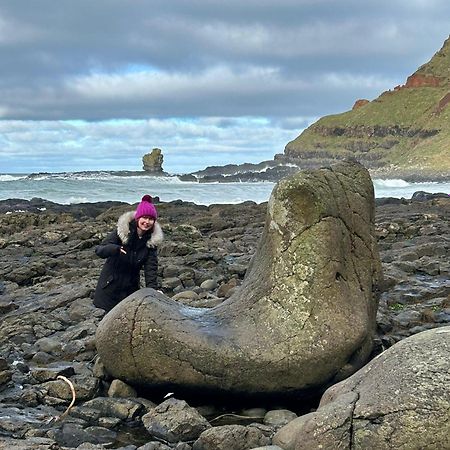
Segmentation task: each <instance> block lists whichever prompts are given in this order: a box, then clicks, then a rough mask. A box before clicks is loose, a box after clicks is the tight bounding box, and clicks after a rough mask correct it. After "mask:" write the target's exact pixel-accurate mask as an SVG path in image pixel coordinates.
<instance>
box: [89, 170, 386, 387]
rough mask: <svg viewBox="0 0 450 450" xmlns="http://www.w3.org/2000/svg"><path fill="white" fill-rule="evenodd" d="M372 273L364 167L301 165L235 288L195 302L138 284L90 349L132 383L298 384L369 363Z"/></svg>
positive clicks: (369, 194) (370, 205) (275, 196)
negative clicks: (217, 298) (214, 300)
mask: <svg viewBox="0 0 450 450" xmlns="http://www.w3.org/2000/svg"><path fill="white" fill-rule="evenodd" d="M379 278H380V261H379V257H378V251H377V248H376V240H375V235H374V195H373V186H372V182H371V180H370V176H369V174H368V172H367V170H366V169H364V167H363V166H361V165H360V164H358V163H354V162H351V163H350V162H349V163H343V164H341V165H338V166H335V167H332V168H325V169H320V170H315V171H308V172H299V173H297V174H295V175H293V176H291V177H288V178H286V179H283V180H282V181H280V182H279V183H278V185H277V186H276V187H275V189H274V191H273V193H272V196H271V199H270V201H269V208H268V214H267V219H266V225H265V228H264V231H263V235H262V238H261V241H260V243H259V246H258V249H257V251H256V254H255V256H254V257H253V259H252V262H251V264H250V267H249V269H248V271H247V274H246V277H245V279H244V281H243V283H242V285H241V287H240V289H239V290H237V291H236V292H235V293H234V294H233V295H232V296H231V297H230V298H228V299H227V300H226V301H224V302H223V303H221V304H219V305H218V306H216V307H214V308H211V309H202V308H192V307H188V306H184V305H182V304H180V303H178V302H176V301H175V300H172V299H170V298H168V297H166V296H165V295H163V294H161V293H158V292H156V291H154V290H152V289H142V290H140V291H138V292H136V293H135V294H133V295H131V296H130V297H128V298H127V299H125V300H124V301H123V302H121V303H120V304H119V305H118V306H117V307H116V308H114V309H113V310H112V311H111V312H110V313H109V314H107V316H105V318H104V319H103V320H102V322H101V323H100V325H99V328H98V330H97V337H96V340H97V348H98V352H99V354H100V357H101V359H102V361H103V363H104V364H105V366H106V368H107V370H108V372H110V373H111V374H112V375H113V376H115V377H117V378H120V379H122V380H125V381H128V382H130V383H134V384H141V385H148V386H159V387H163V386H173V385H176V386H180V387H185V388H192V389H209V390H211V389H213V390H220V391H227V392H234V393H240V392H245V393H252V394H261V393H262V394H264V393H266V394H269V393H289V392H293V391H295V392H298V391H303V390H305V391H306V390H308V389H310V388H312V387H319V386H324V385H326V384H327V383H330V382H332V381H335V380H339V379H342V378H343V377H345V376H348V375H349V374H351V373H353V372H355V371H356V370H357V369H359V368H360V367H361V366H362V365H363V364H364V363H365V362H366V361H367V358H368V356H369V354H370V352H371V349H372V337H373V333H374V330H375V315H376V309H377V298H376V292H375V291H376V286H377V283H378V280H379Z"/></svg>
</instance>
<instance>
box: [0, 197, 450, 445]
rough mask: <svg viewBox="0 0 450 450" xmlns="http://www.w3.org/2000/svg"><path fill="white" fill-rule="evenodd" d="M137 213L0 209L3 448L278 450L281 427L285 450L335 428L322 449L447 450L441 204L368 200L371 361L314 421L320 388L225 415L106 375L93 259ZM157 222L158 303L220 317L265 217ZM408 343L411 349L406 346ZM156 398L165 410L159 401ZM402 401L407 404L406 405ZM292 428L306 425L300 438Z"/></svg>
mask: <svg viewBox="0 0 450 450" xmlns="http://www.w3.org/2000/svg"><path fill="white" fill-rule="evenodd" d="M134 208H135V206H132V205H129V204H123V203H119V202H104V203H87V204H73V205H58V204H54V203H51V202H48V201H45V200H42V199H32V200H30V201H26V200H20V199H9V200H5V201H0V417H1V419H0V449H8V450H9V449H26V450H41V449H42V450H44V449H45V450H48V449H49V448H52V449H55V450H57V449H72V448H78V449H79V450H87V449H89V450H93V449H99V450H100V449H102V448H118V449H122V450H134V449H136V448H138V449H139V450H149V449H159V450H169V449H171V448H172V449H174V448H175V449H177V450H189V449H192V448H194V449H196V450H199V449H202V450H207V449H208V450H209V449H210V450H221V449H223V450H242V449H255V448H259V450H262V449H264V450H269V449H270V450H280V448H281V446H280V445H279V444H278V445H275V441H274V440H275V436H276V433H277V431H278V430H280V429H281V428H282V427H284V426H286V425H288V424H289V423H293V426H292V434H291V435H292V436H293V438H294V440H293V441H292V442H293V445H297V440H305V443H308V442H309V443H311V442H313V443H314V442H315V441H314V440H311V439H313V437H314V439H320V440H319V441H317V442H322V443H324V442H326V440H327V439H332V438H333V432H332V429H333V428H335V429H336V431H338V430H339V427H340V426H341V428H340V430H341V431H342V435H341V436H339V440H337V441H335V442H334V443H333V445H332V446H331V447H330V448H349V447H348V444H349V442H351V445H354V447H351V448H358V447H357V445H359V444H358V443H359V442H364V445H365V448H377V447H380V448H392V449H397V448H402V447H401V446H399V445H397V444H398V443H399V442H400V440H399V439H400V438H402V433H401V430H402V429H403V427H404V424H405V423H407V422H413V425H414V426H415V428H405V430H406V429H411V430H417V432H416V433H415V434H414V433H410V432H408V433H409V434H408V436H409V437H408V440H407V439H406V435H405V437H404V438H402V439H403V440H402V441H401V442H403V448H408V449H417V450H419V449H421V450H422V449H424V448H426V449H441V448H445V447H444V444H445V445H447V444H446V443H445V440H443V438H442V436H443V435H444V436H445V434H444V433H445V432H446V433H447V435H450V430H448V423H449V421H448V419H447V422H445V421H444V419H445V414H444V415H442V414H441V413H442V412H444V413H445V411H446V410H445V408H447V411H448V406H446V405H448V403H449V401H450V399H449V395H450V391H449V390H448V389H443V390H442V389H441V388H445V387H446V386H447V385H448V379H447V378H445V377H446V376H447V375H446V374H448V373H449V371H450V367H449V364H450V362H449V361H450V358H448V356H446V357H445V358H441V357H439V358H437V357H438V356H439V355H444V356H445V354H443V353H442V352H444V350H445V347H444V345H448V344H445V341H444V339H448V334H445V333H438V331H439V332H440V331H441V330H442V331H445V330H446V329H447V327H448V325H449V324H450V297H449V295H450V220H449V218H450V199H449V197H448V195H444V194H426V193H417V195H414V196H413V197H412V199H408V200H407V199H394V198H384V199H377V200H376V210H375V212H376V214H375V235H376V238H377V241H378V249H379V253H380V257H381V264H382V268H383V274H384V277H383V282H382V283H381V286H380V287H381V296H380V301H379V306H378V311H377V316H376V330H375V332H376V337H375V341H374V343H375V348H374V351H373V353H372V355H371V357H370V362H369V363H368V364H369V365H367V366H364V367H363V368H362V369H361V371H360V372H357V373H356V374H355V375H353V376H352V377H350V378H347V379H346V380H345V381H344V382H343V383H342V384H341V383H339V384H337V385H336V389H338V388H339V391H333V390H331V391H329V392H328V393H327V394H326V395H325V397H324V399H323V400H322V401H321V403H320V407H319V398H320V396H321V394H322V391H321V389H319V390H317V391H316V395H317V400H315V401H314V402H311V401H309V402H306V401H305V399H303V398H302V397H297V396H294V395H289V396H288V397H287V398H282V396H279V395H275V396H274V397H272V398H271V400H270V401H264V400H263V399H262V398H259V397H258V398H254V399H249V398H244V397H243V396H238V398H237V401H236V402H235V403H233V404H230V403H228V402H227V401H226V400H227V399H228V396H227V397H226V398H225V400H224V399H223V398H216V397H214V396H212V395H208V396H206V397H205V396H203V397H201V398H200V397H192V396H190V397H189V396H188V395H187V392H186V391H185V390H184V389H182V388H180V387H178V388H176V389H173V390H170V391H167V390H164V391H163V392H162V393H161V392H157V391H146V392H143V391H142V390H141V389H139V388H138V386H130V385H127V384H126V383H124V382H123V381H121V380H118V379H115V378H113V377H111V376H110V375H108V374H107V373H106V372H105V370H104V367H103V366H102V364H101V363H100V362H99V360H98V359H97V350H96V347H95V332H96V330H97V327H98V324H99V322H100V321H101V319H102V317H103V314H102V311H100V310H98V309H96V308H95V307H94V306H93V304H92V295H93V291H94V288H95V284H96V280H97V277H98V275H99V273H100V270H101V266H102V264H103V261H102V260H101V259H100V258H97V257H95V254H94V248H95V246H96V245H98V244H99V243H100V242H101V240H102V239H103V238H104V237H105V235H106V234H107V233H108V232H109V231H110V230H112V229H113V228H114V226H115V223H116V221H117V218H118V217H119V216H120V215H121V214H122V213H123V212H125V211H129V210H132V209H134ZM158 211H159V212H160V219H159V220H160V223H161V225H162V227H163V229H164V232H165V235H166V240H165V242H164V243H163V244H162V245H161V247H160V248H159V262H160V267H159V278H160V281H161V287H162V290H163V291H164V293H165V294H166V295H167V296H170V297H171V299H173V300H177V301H178V302H180V303H182V304H184V305H185V306H186V307H187V308H188V307H194V306H198V307H201V308H207V307H209V308H210V307H213V306H214V305H218V304H220V303H222V302H226V301H227V299H229V298H230V297H231V296H232V295H233V293H235V292H236V291H237V290H238V289H240V286H242V284H243V279H244V276H245V274H246V272H250V267H249V266H250V259H251V257H252V256H253V255H254V254H255V252H256V248H257V246H258V242H259V240H260V238H261V236H262V234H263V230H264V226H265V221H266V213H267V203H262V204H255V203H253V202H245V203H241V204H238V205H210V206H201V205H195V204H193V203H188V202H181V201H173V202H168V203H166V202H160V203H158ZM349 320H350V319H349ZM426 330H435V331H436V335H435V336H434V337H433V339H431V336H432V335H431V334H428V335H427V336H428V337H427V340H429V342H430V344H432V345H428V344H427V343H426V342H425V339H423V338H422V337H421V336H422V334H419V333H421V332H422V331H426ZM409 336H412V337H414V338H417V340H414V341H409V340H408V342H410V343H407V339H406V338H407V337H409ZM446 336H447V338H446ZM438 337H439V340H435V339H437V338H438ZM421 347H423V350H421ZM386 349H388V350H387V351H385V350H386ZM383 352H384V353H383ZM377 354H381V356H379V357H378V358H376V359H373V357H374V356H375V355H377ZM403 354H404V355H405V356H409V357H408V358H403V357H402V355H403ZM394 356H395V357H394ZM385 358H386V359H385ZM412 358H413V359H412ZM436 362H438V364H435V363H436ZM403 365H405V369H403ZM369 367H370V368H371V369H370V371H369V370H366V369H368V368H369ZM62 376H63V377H65V378H66V379H68V380H70V381H71V382H72V383H73V385H74V387H75V391H76V401H75V405H74V406H73V408H72V409H71V410H70V412H69V413H68V414H66V416H65V417H64V419H63V420H61V419H60V420H55V419H56V418H60V417H61V416H62V415H63V413H64V411H65V410H66V408H67V407H68V406H69V404H70V403H71V399H72V395H71V390H70V389H69V386H68V385H67V383H66V382H64V381H63V380H62V378H61V377H62ZM431 376H432V379H431V381H430V379H429V378H430V377H431ZM350 380H352V381H350ZM353 380H358V383H359V382H360V384H359V385H358V386H356V385H355V381H353ZM365 380H367V387H366V381H365ZM439 380H440V381H439ZM347 381H348V384H346V383H347ZM435 382H436V383H437V382H439V383H440V384H439V383H438V384H439V385H436V383H435ZM341 386H342V387H341ZM136 388H138V389H136ZM370 390H373V392H370ZM421 391H423V392H424V393H425V394H426V395H428V397H429V402H428V405H427V406H426V409H425V408H424V409H422V405H423V403H422V400H423V398H424V397H423V396H422V397H420V396H418V397H415V396H416V394H417V395H418V394H420V392H421ZM169 392H173V394H172V396H171V397H169V398H168V399H164V398H163V397H164V395H165V394H168V393H169ZM333 392H335V394H333ZM377 392H378V393H379V394H377ZM384 393H386V394H384ZM376 394H377V395H376ZM375 395H376V397H375ZM174 397H175V398H174ZM356 398H358V399H359V398H360V399H361V403H359V400H355V399H356ZM408 398H410V400H411V401H410V403H408V404H407V403H405V400H403V399H408ZM183 400H185V401H187V402H188V405H186V402H184V401H183ZM370 403H371V404H372V406H371V407H370V408H369V406H370V405H369V404H370ZM377 404H379V408H378V409H377V408H376V406H377ZM338 405H342V408H338V407H337V406H338ZM389 405H392V406H393V407H394V406H398V409H395V410H394V409H389ZM416 405H417V408H416ZM404 406H406V407H404ZM359 407H361V408H360V409H359ZM442 408H444V409H442ZM415 409H417V411H415ZM353 410H354V411H358V415H355V414H354V413H353ZM327 411H328V412H329V414H327ZM337 412H339V414H340V415H339V414H337ZM310 413H312V414H317V416H314V417H316V419H314V420H312V417H311V416H310V415H309V414H310ZM199 415H200V416H201V417H200V416H199ZM297 416H298V417H299V419H297ZM202 417H203V418H205V419H206V420H207V421H208V423H209V424H210V426H207V425H205V422H204V420H202ZM193 420H195V423H196V424H197V425H196V430H197V431H196V432H195V434H194V435H193V428H192V424H193ZM296 420H297V421H301V422H304V421H308V424H307V425H305V427H303V426H302V427H301V429H299V428H298V426H297V424H298V422H297V424H296V422H295V421H296ZM339 423H340V424H341V425H339ZM320 424H323V425H324V426H323V427H322V426H321V425H320ZM399 424H400V425H399ZM421 424H422V425H423V426H424V427H426V428H424V429H423V430H422V429H421V428H420V427H421V426H422V425H421ZM439 424H440V425H441V428H439ZM294 425H295V427H294ZM348 425H351V428H350V429H348ZM353 426H354V427H355V430H357V433H352V430H353ZM389 426H391V427H392V428H388V427H389ZM391 430H392V440H391V441H389V437H390V436H391V434H390V431H391ZM428 430H429V431H428ZM368 432H370V433H371V434H367V439H366V440H365V441H363V440H362V439H363V438H364V436H366V433H368ZM198 433H200V435H199V436H197V434H198ZM312 434H314V436H312ZM320 435H323V436H322V438H321V437H320ZM422 435H423V437H422ZM299 436H300V437H299ZM334 436H335V434H334ZM349 436H352V440H351V441H349V439H348V438H349ZM382 436H384V437H385V438H384V442H383V441H382ZM369 438H370V440H369ZM186 439H188V440H186ZM174 441H177V442H174ZM370 442H373V445H370ZM280 443H281V442H280ZM380 443H381V444H382V445H385V447H383V446H382V445H379V444H380ZM390 443H391V444H390ZM284 445H285V444H283V446H284ZM298 445H301V444H298ZM362 445H363V444H361V446H362ZM389 445H391V446H390V447H389ZM323 447H324V448H326V446H325V445H324V446H323ZM310 448H314V445H313V444H311V447H310ZM360 448H363V447H360Z"/></svg>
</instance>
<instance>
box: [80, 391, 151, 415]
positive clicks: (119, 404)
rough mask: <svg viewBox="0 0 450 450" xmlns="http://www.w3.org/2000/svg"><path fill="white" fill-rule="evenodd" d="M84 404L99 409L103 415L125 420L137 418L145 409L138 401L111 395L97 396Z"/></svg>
mask: <svg viewBox="0 0 450 450" xmlns="http://www.w3.org/2000/svg"><path fill="white" fill-rule="evenodd" d="M84 406H85V407H87V408H91V409H94V410H97V411H99V412H100V414H101V415H102V416H106V417H117V418H119V419H123V420H125V419H133V418H135V417H136V416H137V415H138V414H139V413H140V412H141V411H142V409H143V406H142V404H141V403H139V402H138V401H135V400H131V399H125V398H110V397H96V398H94V399H92V400H89V401H87V402H86V403H84Z"/></svg>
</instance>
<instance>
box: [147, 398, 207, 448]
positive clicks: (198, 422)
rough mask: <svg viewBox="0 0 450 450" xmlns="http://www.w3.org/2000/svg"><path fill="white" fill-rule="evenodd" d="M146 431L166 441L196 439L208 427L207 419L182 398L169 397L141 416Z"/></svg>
mask: <svg viewBox="0 0 450 450" xmlns="http://www.w3.org/2000/svg"><path fill="white" fill-rule="evenodd" d="M142 422H143V424H144V426H145V428H146V429H147V431H148V432H149V433H150V434H151V435H152V436H155V437H158V438H162V439H164V440H165V441H168V442H179V441H191V440H194V439H197V438H198V437H199V436H200V433H202V432H203V431H204V430H206V429H208V428H210V426H211V425H210V424H209V423H208V421H207V420H206V419H205V418H204V417H203V416H201V415H200V414H199V413H198V411H197V410H196V409H195V408H191V407H190V406H189V405H188V404H187V403H186V402H185V401H184V400H177V399H175V398H169V399H168V400H166V401H164V402H163V403H161V404H160V405H158V406H157V407H156V408H154V409H152V410H151V411H150V412H148V413H147V414H145V415H144V416H143V417H142Z"/></svg>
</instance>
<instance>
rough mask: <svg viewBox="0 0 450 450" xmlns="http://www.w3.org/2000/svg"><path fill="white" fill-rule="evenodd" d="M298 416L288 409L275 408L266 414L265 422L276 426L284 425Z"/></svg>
mask: <svg viewBox="0 0 450 450" xmlns="http://www.w3.org/2000/svg"><path fill="white" fill-rule="evenodd" d="M296 418H297V414H295V413H294V412H292V411H289V410H288V409H274V410H272V411H268V412H267V414H266V415H265V416H264V423H265V424H266V425H271V426H274V427H283V426H284V425H286V424H288V423H289V422H291V421H292V420H294V419H296Z"/></svg>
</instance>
